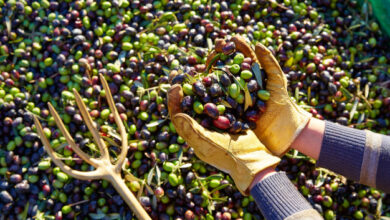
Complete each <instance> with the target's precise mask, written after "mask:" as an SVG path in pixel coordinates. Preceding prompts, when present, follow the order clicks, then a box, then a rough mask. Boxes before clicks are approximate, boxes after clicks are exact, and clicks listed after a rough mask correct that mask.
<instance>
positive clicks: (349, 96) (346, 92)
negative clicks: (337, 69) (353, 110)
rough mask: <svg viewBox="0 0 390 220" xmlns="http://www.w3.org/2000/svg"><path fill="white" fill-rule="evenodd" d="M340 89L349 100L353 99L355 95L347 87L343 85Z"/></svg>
mask: <svg viewBox="0 0 390 220" xmlns="http://www.w3.org/2000/svg"><path fill="white" fill-rule="evenodd" d="M340 91H341V93H343V95H344V96H345V97H346V98H347V100H350V99H352V97H353V95H352V94H351V93H350V92H349V91H348V90H347V89H346V88H344V87H343V86H341V87H340Z"/></svg>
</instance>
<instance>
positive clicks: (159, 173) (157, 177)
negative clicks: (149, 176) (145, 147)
mask: <svg viewBox="0 0 390 220" xmlns="http://www.w3.org/2000/svg"><path fill="white" fill-rule="evenodd" d="M155 177H156V182H157V185H158V186H160V185H161V171H160V168H158V166H156V176H155Z"/></svg>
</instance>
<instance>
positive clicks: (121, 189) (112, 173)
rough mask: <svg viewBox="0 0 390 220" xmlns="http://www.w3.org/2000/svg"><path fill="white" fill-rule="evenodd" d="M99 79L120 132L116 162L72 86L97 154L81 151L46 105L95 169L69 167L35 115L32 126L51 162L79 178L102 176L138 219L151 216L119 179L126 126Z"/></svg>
mask: <svg viewBox="0 0 390 220" xmlns="http://www.w3.org/2000/svg"><path fill="white" fill-rule="evenodd" d="M100 81H101V83H102V84H103V88H104V90H105V92H106V99H107V102H108V105H109V107H110V110H111V112H112V113H113V114H114V119H115V123H116V124H117V126H118V128H119V131H120V135H121V138H122V149H121V153H120V155H119V157H118V159H117V161H116V163H115V164H113V163H111V161H110V156H109V153H108V150H107V146H106V144H105V143H104V141H103V139H102V138H101V137H100V135H99V132H98V131H97V129H96V127H95V126H94V124H93V122H92V118H91V116H90V115H89V113H88V111H87V108H86V106H85V104H84V102H83V100H82V99H81V96H80V94H79V93H78V92H77V91H76V90H75V89H73V92H74V94H75V98H76V103H77V106H78V107H79V109H80V112H81V115H82V117H83V119H84V121H85V123H86V124H87V127H88V129H89V130H90V131H91V133H92V136H93V139H94V140H95V142H96V144H97V145H98V147H99V150H100V155H101V156H100V158H92V157H90V156H89V155H88V154H86V153H85V152H83V151H82V150H81V149H80V148H79V146H77V145H76V143H75V142H74V140H73V138H72V137H71V136H70V134H69V132H68V130H67V129H66V128H65V126H64V123H63V122H62V120H61V118H60V116H59V115H58V113H57V111H56V110H55V109H54V107H53V106H52V105H51V104H50V103H48V105H49V111H50V113H51V115H53V117H54V120H55V122H56V124H57V126H58V127H59V129H60V130H61V133H62V134H63V135H64V137H65V139H66V141H67V142H68V144H69V145H70V146H71V148H72V149H73V151H74V152H76V153H77V154H78V155H79V156H80V158H81V159H83V160H84V161H85V162H87V163H89V164H90V165H91V166H93V167H95V168H96V169H95V170H94V171H87V172H84V171H78V170H74V169H72V168H70V167H69V166H67V165H65V164H64V163H63V162H62V161H61V159H60V158H59V157H58V156H57V154H56V152H55V151H54V150H53V148H52V147H51V145H50V143H49V140H48V139H47V138H46V136H45V134H44V133H43V129H42V125H41V123H40V122H39V120H38V118H37V117H36V116H34V122H35V126H36V128H37V132H38V134H39V136H40V138H41V140H42V143H43V145H44V147H45V150H46V152H47V153H48V154H49V156H50V157H51V159H52V160H53V162H54V163H55V164H56V165H57V166H58V167H60V168H61V170H62V171H63V172H65V173H67V174H68V175H70V176H72V177H74V178H77V179H81V180H96V179H105V180H107V181H109V182H110V183H111V184H112V185H113V186H114V188H115V189H116V191H117V192H118V193H119V194H120V195H121V196H122V199H123V200H125V202H126V203H127V205H128V206H129V207H130V209H131V210H132V211H133V212H134V213H135V215H136V216H137V218H138V219H151V218H150V217H149V215H148V213H147V212H146V211H145V209H144V208H143V207H142V206H141V204H140V203H139V202H138V200H137V199H136V197H135V196H134V194H133V193H132V192H131V191H130V190H129V188H128V187H127V185H126V184H125V181H124V180H123V179H122V176H121V170H122V165H123V163H124V161H125V159H126V155H127V150H128V146H127V133H126V130H125V127H124V125H123V123H122V121H121V118H120V117H119V113H118V111H117V109H116V107H115V103H114V100H113V98H112V95H111V91H110V88H109V87H108V84H107V81H106V80H105V79H104V77H103V75H101V74H100Z"/></svg>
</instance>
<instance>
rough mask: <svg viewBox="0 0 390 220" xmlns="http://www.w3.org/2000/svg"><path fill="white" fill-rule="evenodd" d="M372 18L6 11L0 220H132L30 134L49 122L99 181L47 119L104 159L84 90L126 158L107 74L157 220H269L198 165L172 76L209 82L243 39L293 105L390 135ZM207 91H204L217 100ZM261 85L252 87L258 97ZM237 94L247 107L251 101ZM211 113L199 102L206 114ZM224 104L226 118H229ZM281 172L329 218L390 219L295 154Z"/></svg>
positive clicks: (106, 192)
mask: <svg viewBox="0 0 390 220" xmlns="http://www.w3.org/2000/svg"><path fill="white" fill-rule="evenodd" d="M363 3H364V2H363ZM368 9H369V7H368V5H367V3H364V4H363V5H358V4H357V2H356V1H355V0H313V1H309V0H299V1H298V0H283V1H281V0H277V1H267V0H259V1H250V0H212V1H207V0H175V1H173V0H161V1H158V0H155V1H153V0H134V1H129V0H114V1H106V0H100V1H91V0H76V1H70V0H60V1H49V0H21V1H15V0H0V20H1V22H0V219H3V218H4V219H17V218H21V219H33V218H36V219H104V218H106V219H107V218H111V219H118V218H122V219H130V218H131V216H132V213H131V211H130V209H129V208H128V207H127V206H126V205H125V203H124V202H123V200H122V199H121V197H120V196H119V195H118V194H117V193H116V192H115V190H114V188H113V187H112V186H111V185H110V184H109V183H108V182H106V181H97V180H94V181H80V180H76V179H72V178H71V177H69V176H68V175H66V174H65V173H63V172H61V171H60V170H59V168H58V167H56V166H55V165H54V164H53V163H52V161H50V159H49V157H48V156H47V154H46V153H45V152H44V149H43V146H42V143H41V141H40V140H39V137H38V135H37V133H36V128H35V126H34V123H33V117H32V116H33V115H36V116H38V117H39V119H40V121H41V123H42V125H43V127H44V132H45V135H46V136H47V137H48V138H49V139H50V141H51V145H52V146H53V148H55V150H56V152H57V153H58V154H59V155H61V156H62V158H63V160H64V161H65V162H66V163H67V164H68V165H69V166H71V167H72V168H74V169H79V170H90V169H91V167H90V166H89V165H88V164H86V163H85V162H83V161H82V160H80V159H79V158H78V157H77V156H76V154H75V153H74V152H73V151H72V149H71V148H70V147H69V146H68V145H67V143H66V141H65V138H64V137H63V136H62V134H61V132H60V131H59V130H58V128H57V126H55V123H54V119H53V117H52V116H50V114H49V111H48V106H47V102H50V103H51V104H52V105H53V106H54V107H55V108H56V110H57V111H58V113H59V115H60V117H61V118H62V120H63V121H64V124H65V125H66V126H67V128H68V130H69V132H70V134H71V135H72V136H73V138H74V139H75V142H76V143H77V144H78V145H79V146H80V148H82V149H83V150H84V151H85V152H87V153H88V154H90V155H93V156H98V155H99V152H98V150H97V147H96V145H95V144H94V143H93V141H92V135H91V133H90V132H88V129H87V126H86V125H85V123H84V122H83V120H82V117H81V114H80V112H79V111H78V109H77V108H76V106H75V101H74V99H75V97H74V95H73V93H72V90H73V89H76V90H77V91H78V92H79V93H80V95H81V96H82V97H83V98H84V102H85V104H86V105H87V107H88V111H89V112H90V115H91V117H92V118H93V120H94V121H95V122H96V125H97V127H98V128H99V132H100V134H101V136H102V137H104V140H105V141H106V142H107V144H109V145H110V149H109V150H110V154H111V155H112V156H113V157H115V155H117V154H118V149H119V148H118V145H119V144H120V136H119V135H118V133H117V131H116V129H115V123H113V122H114V119H113V115H112V113H111V112H110V110H109V108H108V106H107V104H106V102H105V100H104V99H105V91H104V90H103V89H102V86H101V85H100V83H99V79H98V74H99V73H101V74H103V75H104V76H105V78H106V79H107V81H108V83H109V87H110V90H111V93H112V94H113V98H114V101H115V105H116V107H117V109H118V112H119V113H120V116H121V118H122V120H123V121H124V122H125V126H126V129H127V132H128V134H129V135H128V138H129V143H130V144H129V152H128V155H127V158H128V160H127V163H126V166H125V167H124V168H123V177H124V178H125V179H126V183H127V185H128V187H129V188H130V189H131V190H132V191H133V192H134V194H135V195H137V197H138V198H139V200H140V202H141V203H142V205H143V206H144V207H145V209H146V210H147V211H148V213H149V214H150V215H151V217H152V218H154V219H196V218H197V219H201V218H206V219H246V220H249V219H262V216H261V213H260V212H259V211H258V209H257V207H256V204H255V203H254V201H253V198H251V197H250V196H249V197H244V196H242V195H241V194H240V193H239V192H238V191H237V190H236V188H235V187H234V184H233V182H232V180H231V179H230V178H229V176H228V175H226V174H224V173H222V172H219V171H218V170H216V169H214V168H212V167H210V166H208V165H206V164H204V163H203V162H201V161H200V160H199V159H197V158H196V156H195V155H194V153H193V149H192V148H190V147H189V146H188V145H187V144H186V143H185V141H184V140H183V139H182V138H181V137H180V136H178V135H177V133H176V131H175V129H174V127H173V126H172V124H171V122H170V121H169V118H168V112H167V100H166V92H167V90H168V89H169V87H170V82H169V78H168V75H169V73H171V72H172V71H182V72H181V73H183V74H184V75H185V76H187V75H189V76H192V77H194V76H195V75H196V74H197V73H204V72H206V70H207V68H208V67H207V66H206V60H207V56H208V54H209V53H210V52H211V50H212V49H213V47H214V45H213V42H215V41H216V39H217V38H218V39H225V38H227V37H228V36H232V35H234V34H240V35H242V36H243V37H244V38H246V39H247V40H248V41H249V42H251V44H256V43H257V42H261V43H262V44H264V45H265V46H267V47H268V48H269V49H270V51H271V52H272V53H273V54H274V55H275V57H276V58H277V60H278V61H279V62H280V65H281V67H282V69H283V71H284V72H285V73H286V77H287V79H288V81H289V84H288V90H289V93H290V96H291V97H292V98H293V99H294V100H295V101H296V102H297V103H298V104H299V105H300V106H301V107H303V108H304V109H306V110H307V111H309V112H310V113H312V114H313V116H314V117H317V118H320V119H326V120H331V121H336V122H338V123H341V124H344V125H348V126H351V127H355V128H359V129H370V130H372V131H375V132H380V133H383V134H389V133H390V132H389V131H390V130H389V126H390V125H389V123H390V122H389V118H390V111H389V110H390V98H389V94H390V93H389V75H388V74H389V72H390V68H389V59H390V48H389V45H388V42H389V37H387V36H385V35H384V34H383V33H382V32H381V30H380V28H379V25H378V24H377V23H376V22H375V21H374V20H372V17H371V16H370V12H369V10H368ZM238 53H239V52H238V51H236V54H235V55H232V58H231V59H233V62H234V57H235V56H236V55H237V54H238ZM244 60H245V58H244ZM218 62H220V61H218ZM221 62H222V63H221V66H233V65H230V64H229V65H226V63H225V62H223V60H221ZM243 63H244V62H243ZM218 66H219V64H216V65H214V68H218ZM241 66H242V65H241ZM241 66H240V70H241V73H242V72H243V70H242V67H241ZM252 66H253V63H252ZM215 71H218V70H217V69H212V71H211V73H212V72H215ZM229 71H231V70H229ZM233 71H234V70H233ZM249 71H250V72H251V73H252V74H254V73H255V72H254V71H253V70H252V68H251V69H250V70H249ZM241 73H240V75H238V73H237V75H234V74H233V73H232V74H233V76H234V77H236V76H240V78H241ZM224 74H225V73H224V72H223V71H222V72H220V73H218V72H217V74H214V75H219V76H220V77H222V75H224ZM212 75H213V74H212ZM227 76H228V78H229V80H230V81H231V83H232V84H233V83H236V82H235V80H234V78H233V77H232V76H230V75H227ZM206 77H207V76H204V77H203V78H206ZM224 77H225V76H224ZM203 78H202V80H199V83H202V85H203V86H204V87H205V88H208V87H206V86H205V85H204V84H203V83H204V82H203ZM225 78H226V79H227V77H225ZM252 79H254V78H253V76H252V78H251V80H249V81H245V80H244V81H245V83H246V84H247V86H248V85H249V84H250V83H251V81H252ZM210 81H211V82H214V81H213V79H211V77H210ZM226 81H227V80H226ZM233 81H234V82H233ZM256 81H257V79H256ZM219 82H221V80H219ZM186 83H188V84H189V85H190V86H192V87H196V86H194V85H193V84H194V83H195V82H192V81H188V82H186ZM199 83H198V84H199ZM218 85H219V83H218ZM222 85H223V84H222ZM237 85H240V84H237ZM257 85H259V84H257ZM183 87H184V85H183ZM186 87H188V86H186ZM248 87H249V86H248ZM260 89H261V88H260ZM221 90H222V87H221ZM237 90H238V89H237ZM248 90H249V88H248ZM190 91H193V90H192V89H191V90H189V89H188V92H190ZM206 91H207V89H206ZM227 92H228V91H227ZM207 93H208V92H207ZM240 94H243V95H244V97H245V93H243V90H242V89H241V88H240V93H239V94H238V96H240ZM235 95H237V94H234V95H233V96H234V97H235ZM238 96H237V97H238ZM226 97H231V98H233V99H234V101H236V102H237V100H236V99H237V97H236V98H234V97H232V96H231V95H230V94H229V96H226ZM251 97H252V96H251ZM253 97H255V98H256V99H258V100H263V101H264V97H263V98H262V97H261V96H260V97H259V96H257V93H254V94H253ZM244 100H245V98H244ZM207 103H209V102H204V103H203V101H202V105H203V104H204V105H203V111H204V110H205V108H206V107H205V105H206V104H207ZM210 103H214V102H213V101H212V100H211V102H210ZM254 103H255V102H253V104H254ZM214 104H215V105H216V106H217V110H218V114H220V111H221V112H222V110H223V107H220V108H218V105H220V103H218V102H216V103H214ZM240 105H241V104H240ZM223 106H224V107H225V112H224V114H225V115H226V114H227V113H228V111H229V108H227V107H226V106H225V105H223ZM190 108H192V109H191V111H195V109H197V111H199V112H200V110H199V109H198V108H195V109H193V106H190ZM251 108H257V106H256V104H254V105H253V106H252V107H250V108H248V109H247V111H245V101H244V111H243V112H248V111H249V109H251ZM213 109H214V110H215V108H213ZM216 114H217V113H216ZM202 115H205V113H203V114H202ZM221 115H223V114H221ZM226 117H227V116H226ZM243 118H244V119H245V120H246V118H245V117H243ZM245 120H243V122H244V124H245V123H247V124H248V126H249V127H250V126H251V123H250V120H249V122H247V121H245ZM229 122H230V120H229ZM228 129H229V130H230V128H226V130H227V131H228ZM241 129H242V128H241ZM278 169H280V170H283V171H286V172H287V173H288V176H289V178H290V179H291V181H292V182H293V183H294V184H295V185H296V186H297V187H298V189H299V190H300V191H301V192H302V194H303V195H304V196H305V197H306V198H307V200H308V201H309V202H310V203H311V204H312V205H313V206H314V207H315V208H316V209H317V210H318V211H319V212H320V213H321V214H322V215H323V216H324V217H325V218H326V219H333V218H337V219H347V218H349V219H350V218H355V219H374V218H379V217H380V216H390V197H389V196H387V195H386V194H384V193H382V192H380V191H378V190H376V189H373V188H369V187H366V186H363V185H360V184H356V183H353V182H351V181H347V180H345V178H343V177H341V176H337V175H336V174H334V173H331V172H329V171H327V170H324V169H319V168H315V166H314V161H312V160H311V159H310V158H307V157H305V156H303V155H300V154H299V153H297V152H289V153H288V154H287V155H286V156H285V157H284V158H283V159H282V162H281V164H280V165H279V167H278Z"/></svg>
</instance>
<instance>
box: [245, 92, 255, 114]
mask: <svg viewBox="0 0 390 220" xmlns="http://www.w3.org/2000/svg"><path fill="white" fill-rule="evenodd" d="M244 93H245V106H244V111H246V110H247V109H248V107H251V106H252V105H253V102H252V97H251V94H250V93H249V91H248V87H247V86H246V87H245V89H244Z"/></svg>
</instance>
